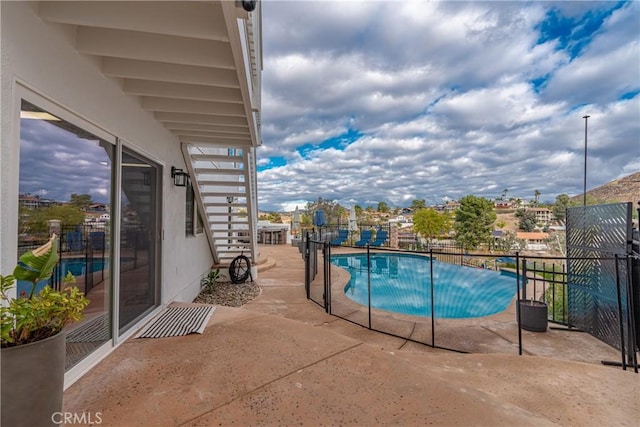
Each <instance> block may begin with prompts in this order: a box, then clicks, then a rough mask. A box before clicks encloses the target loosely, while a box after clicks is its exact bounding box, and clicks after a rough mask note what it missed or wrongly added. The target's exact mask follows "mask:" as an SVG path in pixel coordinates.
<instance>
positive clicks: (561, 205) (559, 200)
mask: <svg viewBox="0 0 640 427" xmlns="http://www.w3.org/2000/svg"><path fill="white" fill-rule="evenodd" d="M570 205H571V199H570V198H569V196H567V195H566V194H560V195H558V196H556V202H555V203H554V204H553V207H552V208H551V211H552V212H553V216H554V218H555V219H556V220H558V221H565V220H566V219H567V208H568V207H569V206H570Z"/></svg>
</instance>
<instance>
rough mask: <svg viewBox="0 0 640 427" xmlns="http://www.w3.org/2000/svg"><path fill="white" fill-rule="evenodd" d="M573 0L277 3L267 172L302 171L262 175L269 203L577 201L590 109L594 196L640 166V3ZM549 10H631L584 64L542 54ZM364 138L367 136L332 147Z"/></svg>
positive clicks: (571, 13) (269, 42)
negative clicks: (349, 135)
mask: <svg viewBox="0 0 640 427" xmlns="http://www.w3.org/2000/svg"><path fill="white" fill-rule="evenodd" d="M566 3H567V2H564V3H562V2H561V4H558V3H542V2H533V3H521V2H464V3H463V2H443V3H439V2H361V3H355V2H312V1H310V2H273V3H271V2H270V3H269V4H268V5H267V4H266V3H265V9H264V10H265V15H264V23H265V34H264V45H265V52H264V58H265V68H264V81H263V85H264V94H263V100H264V101H263V102H264V103H263V109H264V111H263V140H264V141H265V144H264V145H263V146H262V147H260V149H259V150H258V155H259V159H260V160H259V164H260V165H266V164H268V162H265V159H266V158H268V157H283V158H285V159H286V160H287V164H286V165H284V166H278V167H274V168H272V169H267V170H264V171H262V172H260V173H259V179H258V182H259V199H260V200H259V203H260V207H261V208H263V209H269V208H272V209H280V208H281V207H282V206H292V203H293V202H295V201H300V200H316V199H317V198H318V197H323V198H325V199H333V200H338V201H340V202H341V203H342V204H343V205H346V206H348V205H351V204H365V203H367V202H370V201H375V202H376V203H377V202H379V201H385V202H387V203H390V204H391V205H403V206H404V205H407V204H410V203H411V200H413V199H415V198H417V199H426V200H427V201H429V202H432V203H435V202H437V203H440V202H442V201H443V200H444V199H445V198H459V197H462V196H464V195H466V194H476V195H480V196H487V197H496V196H499V195H500V194H501V193H502V190H503V189H504V188H509V193H510V194H513V195H517V196H520V197H530V198H532V197H533V191H534V190H536V189H537V190H539V191H541V192H542V200H545V199H549V200H553V199H554V198H555V195H557V194H560V193H567V194H577V193H579V192H581V190H582V179H583V178H582V177H583V175H582V174H583V150H584V147H583V144H584V137H583V130H584V120H583V119H582V116H583V115H585V114H589V115H591V116H592V117H591V118H590V119H589V132H590V133H589V146H590V150H589V165H590V166H589V167H590V173H589V176H588V180H589V187H595V186H597V185H600V184H602V183H604V182H607V181H609V180H611V179H614V178H616V177H619V176H620V175H621V174H623V173H624V172H627V173H632V172H635V171H637V170H638V157H639V156H638V155H636V156H633V155H630V154H629V153H630V152H631V153H633V150H634V149H636V153H638V151H639V150H638V149H637V148H638V141H640V123H639V122H638V117H640V111H639V109H640V107H639V106H638V104H639V103H638V95H636V97H635V98H634V99H630V100H620V97H621V95H623V94H625V93H628V92H633V91H634V90H638V88H640V69H639V67H640V48H639V45H638V41H637V40H638V39H639V38H640V34H639V33H640V31H639V30H638V26H637V14H638V10H639V9H640V8H639V6H638V4H627V5H624V6H622V7H619V6H616V5H615V4H613V3H608V2H600V3H596V2H582V3H576V4H566ZM571 3H574V2H571ZM633 3H635V2H633ZM549 7H554V8H555V10H556V12H557V13H564V14H565V16H566V17H567V18H571V19H574V18H575V19H580V18H581V17H583V16H585V13H592V14H595V13H596V12H597V13H600V12H602V11H607V10H609V9H612V8H615V7H619V9H618V10H615V11H614V12H613V13H611V14H610V16H609V17H608V18H607V19H606V20H605V21H604V23H603V25H602V26H601V28H600V29H598V30H597V31H595V32H594V33H593V34H591V35H587V36H585V37H586V38H585V39H584V40H582V42H583V44H584V46H583V48H582V51H581V54H580V55H579V56H578V57H575V58H573V59H572V54H571V52H569V51H568V50H563V49H561V46H562V45H563V44H562V43H561V42H560V40H557V39H552V40H547V41H546V42H544V43H539V40H540V26H541V24H542V22H543V21H544V20H545V19H547V12H548V11H549ZM634 17H635V18H634ZM577 25H578V26H581V30H584V28H583V27H584V22H581V23H579V24H577ZM576 34H578V27H576V28H575V29H574V37H575V36H576ZM568 46H569V45H568ZM572 46H574V45H571V46H570V47H572ZM545 77H548V78H549V80H548V82H547V84H546V85H542V87H540V88H536V87H535V86H534V85H533V84H532V83H531V81H532V80H534V79H543V78H545ZM349 130H355V131H357V132H359V133H360V137H359V138H358V139H357V140H355V141H353V142H352V143H351V144H348V145H347V144H345V145H344V146H341V147H331V148H326V147H325V148H319V144H320V143H321V142H323V141H326V140H328V139H330V138H336V137H338V136H340V135H343V134H345V133H346V132H347V131H349ZM591 141H593V142H591ZM310 145H311V146H315V148H312V149H308V148H307V151H305V152H304V156H301V155H300V153H299V152H298V149H299V148H300V147H301V146H305V147H309V146H310Z"/></svg>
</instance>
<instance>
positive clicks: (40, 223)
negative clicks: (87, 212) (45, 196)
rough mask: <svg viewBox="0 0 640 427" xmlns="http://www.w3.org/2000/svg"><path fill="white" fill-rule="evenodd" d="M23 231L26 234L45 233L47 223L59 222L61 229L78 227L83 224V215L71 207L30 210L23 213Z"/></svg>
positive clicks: (47, 229)
mask: <svg viewBox="0 0 640 427" xmlns="http://www.w3.org/2000/svg"><path fill="white" fill-rule="evenodd" d="M25 213H26V215H25V218H24V223H23V224H24V229H26V230H28V231H27V232H28V233H46V232H48V231H49V224H48V223H47V221H49V220H52V219H57V220H60V223H61V225H62V226H63V227H68V226H74V225H80V224H82V223H83V222H84V213H82V211H81V210H80V209H79V208H77V207H75V206H71V205H63V206H57V205H54V206H49V207H46V208H43V209H30V210H28V211H26V212H25Z"/></svg>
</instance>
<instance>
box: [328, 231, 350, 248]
mask: <svg viewBox="0 0 640 427" xmlns="http://www.w3.org/2000/svg"><path fill="white" fill-rule="evenodd" d="M348 238H349V230H338V237H336V238H335V239H333V240H332V241H331V242H330V243H331V246H340V245H342V244H343V243H344V242H345V241H346V240H347V239H348Z"/></svg>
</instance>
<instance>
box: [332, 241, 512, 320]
mask: <svg viewBox="0 0 640 427" xmlns="http://www.w3.org/2000/svg"><path fill="white" fill-rule="evenodd" d="M370 259H371V306H372V307H375V308H378V309H382V310H387V311H392V312H395V313H402V314H408V315H412V316H431V287H430V267H429V258H428V257H424V256H419V255H412V254H395V253H394V254H391V253H377V254H372V255H371V258H370ZM331 263H332V264H333V265H336V266H339V267H342V268H344V269H346V270H347V271H348V272H349V273H350V274H351V280H350V281H349V283H348V284H347V286H346V287H345V290H344V292H345V294H346V296H347V297H348V298H349V299H351V300H353V301H355V302H357V303H359V304H363V305H367V304H368V291H367V254H346V255H342V254H341V255H332V256H331ZM433 282H434V287H433V293H434V312H435V317H437V318H448V319H461V318H470V317H483V316H489V315H491V314H495V313H500V312H501V311H504V310H505V309H506V308H507V307H508V306H509V304H510V303H511V301H512V299H513V298H514V297H515V295H516V280H515V275H514V274H512V273H507V272H497V271H492V270H484V269H479V268H470V267H460V266H457V265H451V264H446V263H442V262H438V261H434V262H433Z"/></svg>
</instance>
